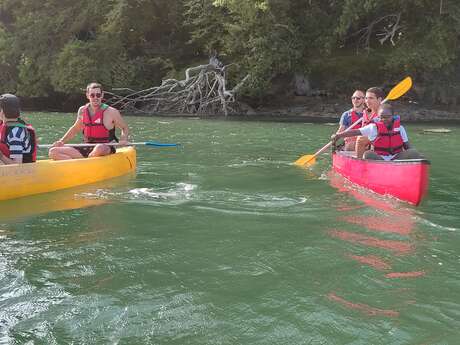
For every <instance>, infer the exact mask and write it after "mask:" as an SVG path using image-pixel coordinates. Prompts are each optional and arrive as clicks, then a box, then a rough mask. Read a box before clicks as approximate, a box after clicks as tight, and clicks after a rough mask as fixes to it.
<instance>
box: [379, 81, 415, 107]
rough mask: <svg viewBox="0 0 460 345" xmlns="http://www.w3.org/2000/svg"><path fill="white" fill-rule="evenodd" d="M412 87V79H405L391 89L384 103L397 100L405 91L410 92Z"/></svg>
mask: <svg viewBox="0 0 460 345" xmlns="http://www.w3.org/2000/svg"><path fill="white" fill-rule="evenodd" d="M411 87H412V78H411V77H406V78H404V80H402V81H400V82H399V83H398V85H396V86H395V87H394V88H392V89H391V91H390V92H389V93H388V96H387V98H385V101H393V100H395V99H398V98H399V97H401V96H402V95H404V94H405V93H406V92H407V91H409V90H410V88H411Z"/></svg>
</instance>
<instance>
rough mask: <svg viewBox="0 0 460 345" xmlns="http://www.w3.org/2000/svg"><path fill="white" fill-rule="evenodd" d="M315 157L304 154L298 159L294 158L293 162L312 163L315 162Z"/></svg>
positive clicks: (300, 164) (301, 164)
mask: <svg viewBox="0 0 460 345" xmlns="http://www.w3.org/2000/svg"><path fill="white" fill-rule="evenodd" d="M315 157H316V156H315V155H305V156H302V157H300V158H299V159H298V160H296V161H295V162H294V164H295V165H299V166H305V165H306V166H309V165H313V164H315V163H316V158H315Z"/></svg>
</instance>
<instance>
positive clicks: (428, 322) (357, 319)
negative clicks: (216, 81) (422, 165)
mask: <svg viewBox="0 0 460 345" xmlns="http://www.w3.org/2000/svg"><path fill="white" fill-rule="evenodd" d="M30 120H31V121H33V123H34V125H35V127H36V128H37V131H38V132H39V137H40V140H41V143H51V142H52V141H54V140H56V139H57V138H59V137H60V136H61V135H62V133H63V132H64V131H65V130H66V129H67V128H68V126H70V125H71V124H72V123H73V121H74V116H73V115H63V114H38V115H33V116H31V117H30ZM127 120H128V122H129V125H130V127H131V129H132V133H133V135H132V139H133V140H134V141H144V140H157V141H162V142H175V143H181V144H182V145H183V146H182V148H180V149H175V148H172V149H171V148H154V147H139V148H138V163H139V164H138V168H137V175H136V176H126V177H123V178H118V179H115V180H111V181H105V182H103V183H99V184H95V185H91V186H84V187H80V188H75V189H70V190H65V191H60V192H55V193H49V194H43V195H38V196H34V197H28V198H22V199H18V200H13V201H6V202H2V203H0V343H2V344H70V343H74V344H197V345H198V344H199V345H202V344H440V345H441V344H458V342H459V340H458V339H460V332H459V331H458V329H459V327H460V304H459V301H460V274H459V271H458V264H459V262H460V256H459V249H460V237H459V231H460V225H459V224H460V222H459V217H458V210H459V209H460V181H459V177H458V176H459V174H458V171H460V154H459V150H458V147H457V142H458V140H457V139H456V138H458V135H459V133H460V128H459V127H453V126H451V127H450V129H452V132H451V133H449V134H424V133H423V129H426V128H436V127H437V126H435V125H410V126H407V129H408V132H409V135H410V139H411V141H412V143H413V144H415V146H416V147H417V148H418V149H419V150H420V151H422V152H423V153H424V154H425V155H426V156H427V157H429V158H430V159H431V162H432V170H431V179H430V190H429V194H428V196H427V198H426V199H425V200H424V202H423V203H422V205H421V206H419V207H413V206H410V205H408V204H405V203H402V202H399V201H396V200H393V199H390V198H382V197H377V196H375V195H374V194H372V193H370V192H366V191H364V190H362V189H359V188H356V187H354V186H352V185H350V184H349V183H347V181H345V180H344V179H343V178H341V177H340V176H336V175H334V174H331V173H330V166H331V162H330V158H329V157H328V155H324V156H322V157H321V158H320V159H318V161H317V164H316V165H315V166H314V167H313V168H312V169H310V170H304V169H299V168H298V167H296V166H293V165H292V162H293V161H294V160H295V159H296V158H298V157H299V155H301V154H307V153H314V152H315V151H316V150H317V149H319V148H320V147H322V146H323V145H324V144H325V143H327V141H328V138H329V136H330V134H331V133H332V132H333V131H334V130H335V127H333V126H329V125H325V124H285V123H262V122H233V121H206V120H190V119H189V120H183V119H170V118H138V117H129V118H128V119H127ZM41 155H42V156H44V155H45V152H42V153H41ZM76 173H78V172H76Z"/></svg>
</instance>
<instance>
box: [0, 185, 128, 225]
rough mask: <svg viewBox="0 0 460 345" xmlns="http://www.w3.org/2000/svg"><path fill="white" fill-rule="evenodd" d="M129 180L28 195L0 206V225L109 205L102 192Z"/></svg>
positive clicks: (108, 200)
mask: <svg viewBox="0 0 460 345" xmlns="http://www.w3.org/2000/svg"><path fill="white" fill-rule="evenodd" d="M131 179H132V177H131V176H122V177H117V178H114V179H111V180H108V181H102V182H98V183H94V184H90V185H85V186H79V187H74V188H69V189H64V190H60V191H56V192H50V193H43V194H37V195H31V196H27V197H23V198H17V199H12V200H6V201H1V202H0V221H8V222H9V221H17V220H21V219H27V218H30V217H34V216H38V215H44V214H48V213H52V212H58V211H67V210H76V209H82V208H88V207H94V206H101V205H105V204H107V203H110V202H111V200H110V199H109V198H107V197H106V194H107V193H105V192H104V191H106V190H114V189H117V188H119V187H121V186H125V185H126V183H128V182H129V181H130V180H131Z"/></svg>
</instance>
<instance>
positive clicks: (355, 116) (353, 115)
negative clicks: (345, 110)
mask: <svg viewBox="0 0 460 345" xmlns="http://www.w3.org/2000/svg"><path fill="white" fill-rule="evenodd" d="M363 116H364V114H363ZM360 118H361V117H359V116H358V114H357V113H356V111H354V110H352V111H351V124H353V123H355V122H356V121H358V120H359V119H360ZM362 126H363V121H361V122H360V123H358V124H356V125H354V126H353V127H351V128H350V129H358V128H361V127H362Z"/></svg>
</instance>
